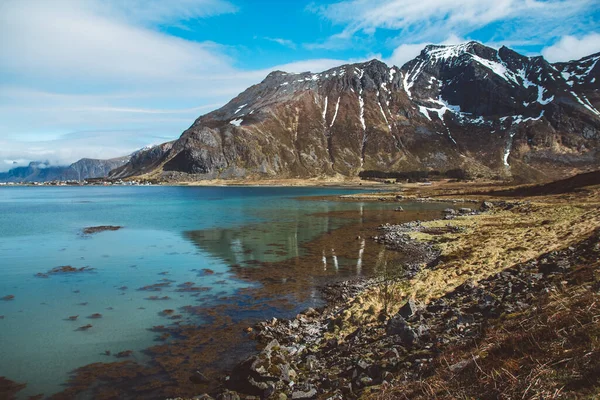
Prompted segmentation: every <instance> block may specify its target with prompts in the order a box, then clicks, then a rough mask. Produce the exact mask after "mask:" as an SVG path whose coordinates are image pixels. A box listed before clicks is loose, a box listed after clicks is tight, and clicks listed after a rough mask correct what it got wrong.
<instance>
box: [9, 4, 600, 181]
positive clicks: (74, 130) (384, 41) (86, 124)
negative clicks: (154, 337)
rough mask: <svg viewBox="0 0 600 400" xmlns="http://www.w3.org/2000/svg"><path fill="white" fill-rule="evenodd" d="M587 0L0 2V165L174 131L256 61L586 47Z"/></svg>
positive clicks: (599, 44)
mask: <svg viewBox="0 0 600 400" xmlns="http://www.w3.org/2000/svg"><path fill="white" fill-rule="evenodd" d="M599 17H600V2H598V1H597V0H453V1H447V0H418V1H412V0H341V1H340V0H338V1H303V0H301V1H284V0H282V1H274V0H252V1H251V0H170V1H164V0H52V1H48V0H0V171H2V170H6V169H9V168H11V167H13V166H16V165H23V164H26V163H27V162H29V161H31V160H43V161H45V160H48V161H50V162H51V163H53V164H65V163H70V162H73V161H76V160H77V159H79V158H81V157H92V158H108V157H114V156H120V155H124V154H127V153H129V152H131V151H133V150H135V149H137V148H139V147H142V146H144V145H148V144H152V143H160V142H163V141H167V140H172V139H175V138H177V137H178V136H179V135H180V134H181V132H182V131H183V130H184V129H186V128H187V127H188V126H189V125H191V123H192V122H193V121H194V119H195V118H197V117H198V116H199V115H201V114H204V113H206V112H209V111H211V110H213V109H215V108H218V107H219V106H221V105H223V104H224V103H226V102H227V101H228V100H229V99H231V98H232V97H234V96H235V95H236V94H238V93H239V92H241V91H243V90H244V89H245V88H246V87H248V86H250V85H252V84H254V83H257V82H260V81H261V80H262V79H263V78H264V77H265V76H266V75H267V74H268V72H269V71H271V70H273V69H282V70H287V71H290V72H301V71H305V70H310V71H313V72H316V71H321V70H324V69H327V68H330V67H333V66H336V65H339V64H342V63H346V62H358V61H364V60H368V59H372V58H378V59H380V60H382V61H384V62H387V63H388V64H396V65H398V66H401V65H402V64H403V63H404V62H406V61H408V60H409V59H411V58H413V57H414V56H416V55H417V54H418V53H419V51H420V50H421V49H422V48H423V47H424V46H425V45H426V44H429V43H436V44H455V43H459V42H462V41H465V40H478V41H481V42H483V43H485V44H488V45H490V46H493V47H499V46H501V45H507V46H509V47H511V48H513V49H515V50H517V51H520V52H521V53H523V54H527V55H539V54H543V55H544V56H545V57H546V58H547V59H548V60H550V61H562V60H569V59H576V58H580V57H583V56H585V55H588V54H591V53H593V52H599V51H600V26H599V20H600V18H599Z"/></svg>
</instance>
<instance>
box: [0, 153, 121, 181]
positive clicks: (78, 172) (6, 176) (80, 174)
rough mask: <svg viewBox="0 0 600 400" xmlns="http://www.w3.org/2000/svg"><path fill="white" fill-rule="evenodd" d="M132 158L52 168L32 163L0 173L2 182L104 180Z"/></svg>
mask: <svg viewBox="0 0 600 400" xmlns="http://www.w3.org/2000/svg"><path fill="white" fill-rule="evenodd" d="M130 158H131V156H126V157H120V158H113V159H110V160H92V159H89V158H83V159H81V160H79V161H77V162H75V163H73V164H71V165H69V166H66V167H60V166H50V165H48V163H46V162H31V163H29V165H28V166H27V167H17V168H13V169H11V170H10V171H8V172H3V173H0V182H48V181H55V180H57V181H68V180H83V179H88V178H102V177H106V176H108V173H109V172H110V171H111V170H113V169H115V168H118V167H121V166H122V165H124V164H126V163H127V162H128V161H129V159H130Z"/></svg>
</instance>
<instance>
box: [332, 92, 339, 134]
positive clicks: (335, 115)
mask: <svg viewBox="0 0 600 400" xmlns="http://www.w3.org/2000/svg"><path fill="white" fill-rule="evenodd" d="M339 109H340V97H339V96H338V99H337V103H336V105H335V113H334V114H333V119H332V120H331V124H330V125H329V127H330V128H331V127H332V126H333V124H334V123H335V119H336V118H337V115H338V110H339Z"/></svg>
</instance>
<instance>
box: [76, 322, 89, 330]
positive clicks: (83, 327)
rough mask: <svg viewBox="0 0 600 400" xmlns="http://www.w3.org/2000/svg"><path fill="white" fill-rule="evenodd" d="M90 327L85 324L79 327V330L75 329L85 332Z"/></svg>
mask: <svg viewBox="0 0 600 400" xmlns="http://www.w3.org/2000/svg"><path fill="white" fill-rule="evenodd" d="M91 327H92V325H91V324H87V325H84V326H80V327H79V328H77V330H78V331H87V330H88V329H90V328H91Z"/></svg>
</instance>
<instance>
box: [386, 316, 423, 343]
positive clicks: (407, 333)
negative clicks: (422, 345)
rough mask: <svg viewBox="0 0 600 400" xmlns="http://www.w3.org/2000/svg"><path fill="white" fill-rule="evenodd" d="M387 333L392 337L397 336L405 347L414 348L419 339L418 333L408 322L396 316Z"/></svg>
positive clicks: (391, 320)
mask: <svg viewBox="0 0 600 400" xmlns="http://www.w3.org/2000/svg"><path fill="white" fill-rule="evenodd" d="M385 332H386V333H387V334H388V335H390V336H397V337H398V339H399V340H400V344H402V345H404V346H412V345H413V344H414V343H415V342H416V340H417V339H418V337H417V333H416V332H415V331H414V330H413V329H412V328H411V327H410V325H409V324H408V323H407V322H406V320H405V319H404V318H403V317H402V316H400V315H398V314H396V315H395V316H394V317H393V318H392V319H390V321H389V322H388V324H387V326H386V328H385Z"/></svg>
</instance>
